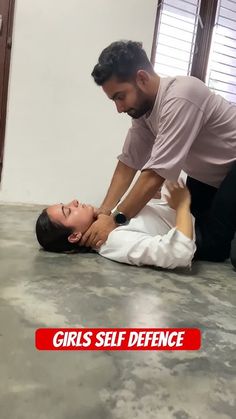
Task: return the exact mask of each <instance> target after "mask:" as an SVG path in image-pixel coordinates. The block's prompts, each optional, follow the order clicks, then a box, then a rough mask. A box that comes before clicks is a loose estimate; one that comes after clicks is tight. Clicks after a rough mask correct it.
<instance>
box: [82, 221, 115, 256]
mask: <svg viewBox="0 0 236 419" xmlns="http://www.w3.org/2000/svg"><path fill="white" fill-rule="evenodd" d="M116 227H117V225H116V223H115V221H114V220H113V218H112V217H110V216H108V215H104V214H101V215H99V216H98V219H97V221H95V222H94V223H93V224H92V225H91V226H90V227H89V229H88V230H87V231H86V232H85V233H84V234H83V237H82V239H81V240H80V242H79V244H80V245H81V246H86V247H93V248H98V247H100V246H101V245H102V244H103V243H105V241H106V240H107V237H108V235H109V233H110V232H111V231H112V230H114V229H115V228H116Z"/></svg>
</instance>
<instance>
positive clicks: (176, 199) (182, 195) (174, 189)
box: [165, 181, 191, 211]
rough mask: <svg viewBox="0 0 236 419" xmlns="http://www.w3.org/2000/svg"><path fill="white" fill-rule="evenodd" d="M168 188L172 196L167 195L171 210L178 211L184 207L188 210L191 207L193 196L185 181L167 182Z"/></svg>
mask: <svg viewBox="0 0 236 419" xmlns="http://www.w3.org/2000/svg"><path fill="white" fill-rule="evenodd" d="M166 188H167V190H168V192H169V194H170V195H169V196H168V195H166V196H165V198H166V200H167V202H168V204H169V206H170V207H171V208H173V209H174V210H176V211H177V209H178V208H180V207H182V206H183V207H187V208H189V207H190V204H191V196H190V193H189V190H188V188H187V186H185V185H184V183H183V181H180V182H166Z"/></svg>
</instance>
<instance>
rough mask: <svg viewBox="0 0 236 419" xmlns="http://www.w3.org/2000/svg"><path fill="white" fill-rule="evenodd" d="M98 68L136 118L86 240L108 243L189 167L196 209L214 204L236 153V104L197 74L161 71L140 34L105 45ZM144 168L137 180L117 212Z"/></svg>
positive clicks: (112, 94) (110, 92)
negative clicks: (134, 39)
mask: <svg viewBox="0 0 236 419" xmlns="http://www.w3.org/2000/svg"><path fill="white" fill-rule="evenodd" d="M92 76H93V78H94V80H95V82H96V83H97V84H98V85H99V86H102V88H103V91H104V92H105V93H106V95H107V96H108V98H109V99H111V100H113V101H114V102H115V105H116V107H117V111H118V112H119V113H121V112H124V113H127V114H128V115H129V116H131V117H132V118H133V121H132V127H131V128H130V129H129V131H128V134H127V137H126V140H125V143H124V146H123V151H122V154H121V155H120V156H119V157H118V159H119V162H118V164H117V167H116V169H115V172H114V175H113V178H112V181H111V184H110V187H109V189H108V192H107V194H106V197H105V199H104V201H103V202H102V204H101V207H100V208H99V211H98V219H97V220H96V221H95V222H94V223H93V225H92V226H91V227H90V228H89V229H88V231H87V232H86V233H85V234H84V235H83V238H82V240H81V244H82V245H85V246H92V247H99V246H101V244H103V243H104V242H105V241H106V239H107V237H108V234H109V233H110V232H111V231H112V230H113V229H115V228H116V227H117V226H118V225H122V224H126V223H127V222H129V220H130V219H131V218H132V217H134V216H135V215H136V214H137V213H138V212H139V211H140V210H141V209H142V208H143V207H144V206H145V205H146V203H147V202H148V201H149V200H150V199H151V198H152V197H153V196H154V194H155V193H156V191H157V190H159V189H160V187H161V186H162V184H163V182H164V180H165V179H167V180H171V181H176V180H177V179H178V177H179V174H180V172H181V170H182V169H183V170H184V171H185V172H186V173H187V175H188V178H187V186H188V188H189V190H190V193H191V196H192V207H191V209H192V212H193V214H194V215H199V214H200V213H201V212H204V211H206V210H208V209H209V207H210V205H211V202H212V199H213V197H214V195H215V193H216V191H217V188H218V187H219V185H220V183H221V182H222V180H223V179H224V178H225V176H226V174H227V173H228V172H229V170H230V168H231V167H232V165H233V162H234V161H235V160H236V107H235V105H233V104H230V103H228V102H227V101H226V100H224V99H223V98H222V97H221V96H219V95H215V94H214V93H213V92H211V91H210V90H209V89H208V87H206V86H205V84H204V83H203V82H201V81H200V80H198V79H196V78H194V77H188V76H186V77H183V76H178V77H167V78H161V77H159V76H158V75H157V74H156V73H155V72H154V69H153V67H152V64H151V63H150V61H149V60H148V58H147V55H146V53H145V51H144V50H143V49H142V47H141V44H140V43H137V42H132V41H121V42H114V43H112V44H111V45H110V46H108V47H107V48H106V49H104V50H103V51H102V53H101V55H100V57H99V60H98V64H97V65H96V66H95V67H94V70H93V72H92ZM139 170H140V171H141V173H140V176H139V178H138V179H137V181H136V183H135V185H134V186H133V188H132V189H131V190H130V192H129V193H128V195H127V196H126V197H125V199H124V200H123V201H122V202H121V203H119V205H118V206H117V208H116V211H115V212H113V214H111V209H112V208H114V207H115V206H116V204H117V203H118V202H119V201H120V200H121V199H122V197H123V195H124V194H125V193H126V191H127V190H128V188H129V186H130V184H131V182H132V180H133V178H134V176H135V174H136V172H137V171H139ZM101 214H103V216H102V217H101ZM105 215H106V216H105Z"/></svg>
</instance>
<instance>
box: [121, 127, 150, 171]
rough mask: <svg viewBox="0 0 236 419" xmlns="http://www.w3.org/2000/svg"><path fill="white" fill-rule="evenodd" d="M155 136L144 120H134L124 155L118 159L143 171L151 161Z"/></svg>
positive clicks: (128, 134) (125, 143)
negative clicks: (145, 165)
mask: <svg viewBox="0 0 236 419" xmlns="http://www.w3.org/2000/svg"><path fill="white" fill-rule="evenodd" d="M154 141H155V136H154V135H153V134H152V132H151V131H150V130H149V129H148V128H147V126H145V124H144V123H143V121H142V120H140V119H139V120H133V121H132V127H131V128H130V129H129V131H128V133H127V136H126V139H125V142H124V145H123V149H122V153H121V154H120V155H119V156H118V157H117V158H118V159H119V160H120V161H121V162H122V163H124V164H126V165H127V166H129V167H132V168H133V169H136V170H141V169H142V167H143V166H144V164H145V163H146V162H147V161H148V160H149V159H150V156H151V152H152V147H153V144H154Z"/></svg>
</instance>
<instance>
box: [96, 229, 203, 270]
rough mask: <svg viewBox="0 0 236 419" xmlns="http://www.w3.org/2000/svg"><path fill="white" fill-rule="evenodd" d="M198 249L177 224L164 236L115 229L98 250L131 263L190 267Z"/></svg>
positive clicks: (106, 255)
mask: <svg viewBox="0 0 236 419" xmlns="http://www.w3.org/2000/svg"><path fill="white" fill-rule="evenodd" d="M195 251H196V245H195V242H194V240H191V239H190V238H188V237H187V236H185V235H184V234H183V233H181V232H180V231H178V230H177V229H176V228H172V229H171V230H170V231H169V232H168V233H167V234H166V235H164V236H159V235H157V236H150V235H148V234H145V233H140V232H135V231H129V232H127V231H125V230H118V229H116V230H114V231H112V232H111V233H110V235H109V238H108V240H107V242H106V243H105V244H104V245H103V246H101V248H100V250H99V254H100V255H101V256H104V257H106V258H108V259H112V260H115V261H117V262H123V263H128V264H130V265H137V266H140V265H152V266H157V267H161V268H168V269H174V268H176V267H187V266H188V267H190V266H191V262H192V259H193V256H194V253H195Z"/></svg>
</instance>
